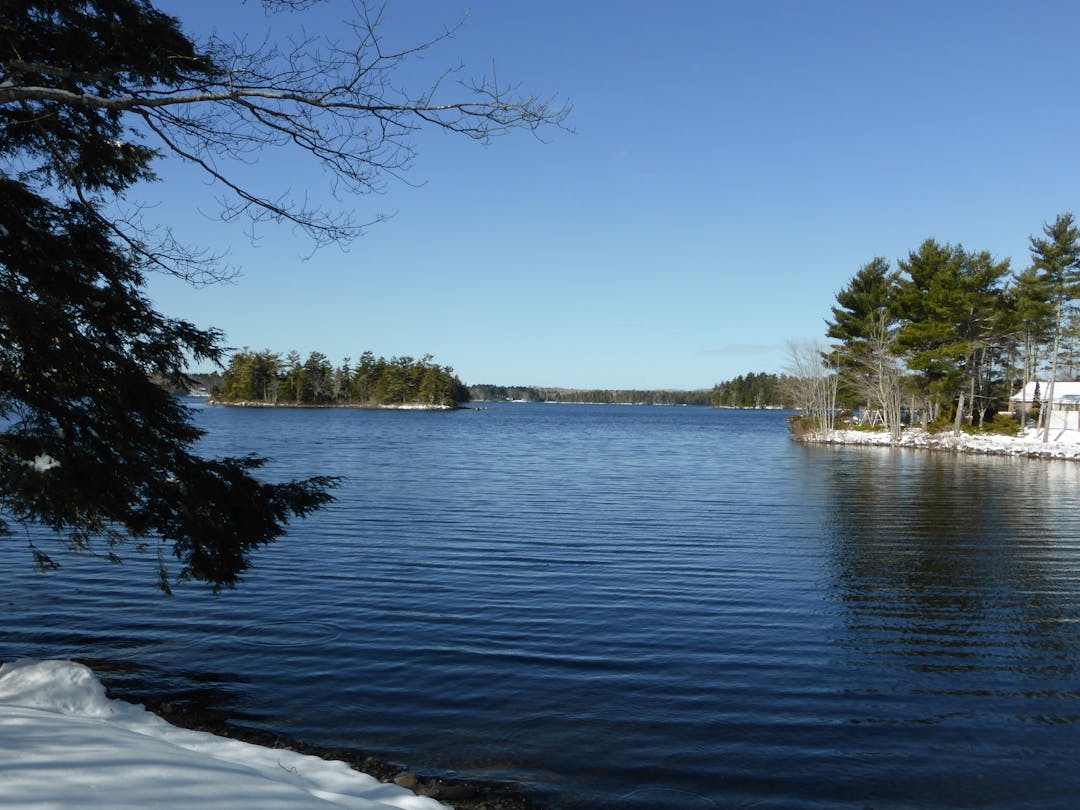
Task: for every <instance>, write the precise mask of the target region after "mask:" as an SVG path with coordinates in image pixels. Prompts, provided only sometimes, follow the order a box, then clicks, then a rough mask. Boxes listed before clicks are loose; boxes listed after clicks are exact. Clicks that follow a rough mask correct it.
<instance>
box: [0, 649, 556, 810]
mask: <svg viewBox="0 0 1080 810" xmlns="http://www.w3.org/2000/svg"><path fill="white" fill-rule="evenodd" d="M195 717H198V712H196V713H195ZM170 719H172V718H171V717H170V718H168V719H166V717H163V716H159V714H158V713H156V712H155V711H152V710H147V709H145V708H144V707H143V706H142V705H137V704H132V703H127V702H125V701H122V700H114V699H110V698H109V697H107V695H106V691H105V687H104V685H103V684H102V682H101V681H100V680H99V679H98V678H97V676H96V675H95V674H94V673H93V671H92V670H90V669H89V668H88V667H86V666H84V665H83V664H79V663H76V662H72V661H39V660H35V659H22V660H19V661H14V662H7V663H4V664H3V665H0V771H3V772H5V774H6V776H5V779H4V780H3V784H2V785H0V805H5V806H8V805H7V803H8V802H9V801H14V802H15V804H16V805H17V806H24V805H30V804H33V805H34V806H56V807H61V806H63V807H74V806H83V807H86V806H90V807H106V806H108V807H111V808H127V807H132V808H140V809H141V807H142V806H145V805H144V804H140V802H146V801H151V802H152V803H153V806H156V807H163V808H181V807H183V808H187V807H191V806H194V805H195V804H198V805H199V806H200V807H201V808H202V810H216V809H217V808H218V804H215V803H214V802H215V801H220V798H221V796H224V795H229V794H230V793H231V797H230V799H229V800H228V801H227V802H226V803H225V804H224V805H222V806H223V807H225V808H228V810H232V808H233V807H235V806H245V805H246V806H263V807H273V808H280V809H281V810H298V809H299V808H305V810H306V808H309V807H318V808H335V807H348V808H352V810H445V808H446V805H443V804H440V803H439V801H436V797H437V798H438V799H439V800H442V801H449V802H453V804H454V806H455V807H457V808H459V810H468V808H475V807H481V806H482V807H488V808H491V810H537V809H538V808H540V807H541V806H542V805H540V804H537V803H536V801H535V799H536V798H538V797H534V796H532V795H530V794H529V793H528V792H527V791H523V790H522V786H521V785H518V784H514V783H501V782H500V783H494V782H492V783H489V782H481V781H474V780H467V779H460V780H459V779H444V778H440V777H434V778H419V779H418V778H417V777H416V776H415V775H413V774H408V777H409V779H408V780H407V782H408V783H409V784H408V788H411V789H406V787H401V786H400V785H401V784H402V779H401V778H400V777H401V776H402V774H403V773H406V774H407V772H402V771H401V770H400V769H398V768H392V767H391V766H389V765H387V764H386V763H383V762H381V761H379V760H376V759H374V758H372V757H365V756H363V755H362V754H359V752H357V751H355V750H354V749H328V748H322V747H319V746H311V745H306V744H303V743H297V742H296V741H293V740H289V739H287V738H284V737H281V736H279V735H276V734H272V733H268V732H253V733H252V734H245V733H244V730H243V729H237V728H232V729H229V730H227V731H226V733H223V734H215V733H213V730H208V729H207V728H205V727H200V725H201V724H200V723H198V722H197V721H195V722H194V723H193V722H192V721H193V716H192V714H190V713H184V716H183V718H182V720H181V721H180V722H179V723H176V722H172V723H170V722H169V720H170ZM211 725H212V726H213V727H214V730H217V729H220V728H225V723H223V722H212V723H211ZM184 726H187V727H186V728H185V727H184ZM234 732H239V733H234ZM245 737H247V738H248V739H244V738H245ZM252 738H254V739H252ZM80 740H82V744H80ZM133 740H134V742H133ZM73 741H74V744H73ZM178 741H180V744H178ZM183 741H186V743H187V744H186V745H185V744H183ZM87 743H88V744H89V745H87ZM163 746H164V747H165V748H166V753H165V754H164V755H163V754H162V747H163ZM118 747H119V750H121V751H125V752H132V751H135V752H137V753H138V754H140V755H143V756H144V757H145V759H146V762H143V763H142V764H141V766H140V767H136V768H134V769H132V768H124V767H121V766H120V759H122V757H118V756H116V751H117V750H118ZM199 749H209V750H211V751H216V752H221V751H225V752H232V754H231V756H230V755H225V756H221V757H219V758H214V757H212V756H211V757H204V756H203V754H202V752H201V750H199ZM85 750H97V751H99V752H100V751H104V752H109V751H112V752H113V756H112V758H111V759H109V758H108V757H103V758H102V759H100V760H98V761H94V760H93V759H90V760H89V761H86V757H85V756H83V751H85ZM339 754H343V756H338V755H339ZM125 756H127V754H125ZM154 757H156V758H157V759H156V761H155V760H154V759H153V758H154ZM80 758H81V759H82V760H83V763H82V764H83V766H84V767H82V768H81V770H80V769H78V768H75V769H74V770H73V767H72V766H73V763H74V764H78V762H79V760H80ZM129 758H130V757H129ZM200 758H201V759H200ZM163 760H165V761H164V762H163ZM206 760H209V764H207V762H206ZM368 764H374V766H375V769H374V772H375V773H377V774H378V775H372V774H371V773H368V772H367V770H368V769H367V768H366V767H364V766H365V765H368ZM148 765H152V766H153V767H156V768H157V769H158V771H166V772H171V774H172V776H173V779H172V780H171V782H170V784H172V785H173V788H172V793H171V794H168V795H162V791H161V789H160V784H161V780H160V778H158V777H160V776H161V773H158V776H155V777H154V778H153V779H152V780H151V782H150V783H147V782H146V780H145V779H144V780H143V781H142V782H140V781H139V778H140V775H141V774H142V773H144V772H145V771H146V770H147V766H148ZM118 770H119V774H117V771H118ZM151 770H152V768H151ZM223 770H225V771H228V772H236V771H239V772H241V776H246V777H251V776H252V772H255V775H256V777H257V779H256V782H258V783H259V784H256V787H255V788H254V792H255V793H259V792H260V791H261V792H262V795H260V796H255V795H254V794H253V795H251V796H250V799H251V800H250V801H245V800H244V799H243V797H240V799H241V801H242V804H240V805H237V804H236V801H237V796H236V788H235V785H230V786H229V789H228V790H225V789H224V787H225V786H224V785H219V786H218V787H219V788H221V789H220V790H219V791H217V792H215V791H211V794H213V795H210V796H209V797H208V796H207V795H206V790H205V785H206V784H210V785H211V786H213V785H214V784H215V782H214V779H213V777H214V775H215V774H219V773H220V772H222V771H223ZM178 773H179V774H181V775H182V776H181V778H176V776H177V774H178ZM204 773H209V774H210V775H211V778H210V779H209V782H207V779H206V778H204ZM286 774H290V776H286ZM395 775H397V777H398V778H396V779H393V781H394V782H395V783H396V784H391V783H390V781H391V778H392V777H394V776H395ZM268 776H269V779H267V777H268ZM232 778H235V777H230V779H232ZM110 779H111V780H112V781H111V782H110ZM80 780H81V781H80ZM167 781H168V780H167ZM219 781H220V779H219ZM248 781H249V782H250V779H248ZM117 782H119V783H120V784H119V785H118V784H117ZM282 782H284V783H285V784H282ZM292 783H299V784H292ZM88 786H89V787H92V788H93V792H92V793H90V794H86V793H85V790H86V788H87V787H88ZM110 788H112V789H113V790H123V791H124V797H120V796H119V795H110V793H109V791H110ZM298 789H299V794H300V796H299V800H298V799H297V795H296V794H297V792H298ZM193 791H202V792H201V793H200V794H199V795H198V796H194V795H192V793H193ZM267 792H269V793H270V794H271V795H269V796H268V795H266V794H267ZM281 793H284V794H285V795H283V796H282V795H278V794H281ZM91 796H92V797H93V798H89V797H91ZM50 798H51V799H56V800H58V802H50ZM88 798H89V801H87V799H88ZM162 799H166V801H165V802H162V801H161V800H162ZM42 802H44V803H42ZM73 802H74V803H73Z"/></svg>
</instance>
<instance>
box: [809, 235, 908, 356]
mask: <svg viewBox="0 0 1080 810" xmlns="http://www.w3.org/2000/svg"><path fill="white" fill-rule="evenodd" d="M899 282H900V274H899V273H897V272H896V271H894V270H891V269H890V267H889V262H888V260H887V259H883V258H881V257H880V256H878V257H876V258H875V259H873V260H872V261H870V262H868V263H867V264H865V265H863V266H862V267H861V268H860V269H859V272H858V273H856V274H855V276H854V277H853V278H852V279H851V281H850V282H848V286H846V287H845V288H844V289H842V290H841V291H840V292H838V293H837V294H836V306H834V307H833V308H832V313H833V320H831V321H827V322H826V323H827V325H828V327H829V328H828V330H827V331H826V333H825V335H826V337H830V338H833V339H834V340H838V341H840V343H841V344H842V345H843V346H845V347H847V348H849V349H851V351H849V352H847V353H846V355H850V354H852V353H854V351H855V350H856V349H857V348H858V346H860V345H862V344H865V343H866V342H867V341H869V340H870V339H872V338H873V337H875V333H876V332H877V330H878V329H879V328H880V327H881V326H882V324H884V325H886V326H888V325H890V324H891V323H892V322H893V321H894V320H895V313H894V304H895V297H896V291H897V285H898V284H899ZM841 362H843V360H842V361H841Z"/></svg>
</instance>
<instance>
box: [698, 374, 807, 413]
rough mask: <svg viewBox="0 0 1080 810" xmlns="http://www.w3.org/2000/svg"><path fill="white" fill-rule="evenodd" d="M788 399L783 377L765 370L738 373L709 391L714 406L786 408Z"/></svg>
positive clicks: (710, 401) (710, 400)
mask: <svg viewBox="0 0 1080 810" xmlns="http://www.w3.org/2000/svg"><path fill="white" fill-rule="evenodd" d="M788 399H789V398H788V396H787V390H786V386H785V382H784V379H783V378H782V377H780V376H779V375H777V374H768V373H765V372H761V373H754V372H750V373H749V374H740V375H739V376H738V377H736V378H735V379H733V380H728V381H727V382H722V383H717V384H716V385H715V386H714V387H713V390H712V391H711V392H710V393H709V403H710V404H711V405H712V406H713V407H714V408H786V407H788Z"/></svg>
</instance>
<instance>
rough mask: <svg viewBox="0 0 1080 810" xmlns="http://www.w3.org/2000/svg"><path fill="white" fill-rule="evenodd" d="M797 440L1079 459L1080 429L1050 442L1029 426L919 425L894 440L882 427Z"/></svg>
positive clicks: (1055, 433)
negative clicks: (947, 428) (962, 428)
mask: <svg viewBox="0 0 1080 810" xmlns="http://www.w3.org/2000/svg"><path fill="white" fill-rule="evenodd" d="M798 441H802V442H807V443H810V444H857V445H876V446H884V447H914V448H920V449H927V450H946V451H949V452H953V453H970V454H975V455H988V456H1014V457H1024V458H1045V459H1062V460H1067V461H1080V431H1078V430H1051V431H1050V437H1049V441H1048V442H1046V443H1044V442H1043V441H1042V431H1039V430H1036V429H1034V428H1029V429H1028V430H1027V431H1025V432H1024V433H1023V434H1021V435H1019V436H999V435H995V434H979V435H972V434H967V433H961V434H960V435H959V436H953V434H952V433H951V432H945V433H933V434H931V433H927V432H926V431H924V430H921V429H919V428H909V429H907V430H905V431H903V432H902V433H901V434H900V438H899V440H898V441H895V442H894V441H893V439H892V437H891V436H890V435H889V433H888V432H887V431H883V430H882V431H870V430H832V431H821V432H817V433H808V434H806V435H804V436H802V437H800V438H799V439H798Z"/></svg>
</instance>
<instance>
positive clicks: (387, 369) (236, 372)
mask: <svg viewBox="0 0 1080 810" xmlns="http://www.w3.org/2000/svg"><path fill="white" fill-rule="evenodd" d="M431 360H432V357H431V355H425V356H424V357H422V358H420V359H419V360H414V359H413V358H411V357H394V358H391V359H390V360H387V359H386V358H384V357H379V358H376V357H375V356H374V355H373V354H372V353H371V352H364V354H363V355H361V358H360V363H359V364H358V365H357V366H356V367H355V368H353V367H351V366H350V365H349V363H348V362H347V361H346V363H345V364H344V365H342V366H341V367H339V368H334V367H333V365H331V363H330V361H329V360H328V359H327V357H326V355H325V354H322V353H321V352H312V353H311V355H309V357H308V359H307V361H305V362H304V363H301V362H300V355H298V354H297V353H296V352H289V354H288V356H287V360H286V363H284V364H283V363H282V361H281V357H280V355H278V354H276V353H274V352H271V351H269V350H266V351H262V352H252V351H250V350H248V349H244V350H243V351H240V352H236V353H235V354H234V355H233V356H232V358H231V359H230V360H229V365H228V368H226V370H225V372H224V373H223V374H222V380H221V386H220V387H219V388H218V389H217V390H216V391H215V392H214V396H215V398H216V399H218V400H219V401H221V402H226V403H241V402H258V403H270V404H275V405H406V404H420V405H431V406H435V407H454V406H455V405H458V404H460V403H462V402H466V401H468V399H469V392H468V390H467V389H466V388H465V386H464V385H463V384H462V383H461V380H459V379H458V378H457V377H456V376H455V375H454V370H453V369H452V368H450V367H449V366H439V365H436V364H435V363H433V362H431Z"/></svg>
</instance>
